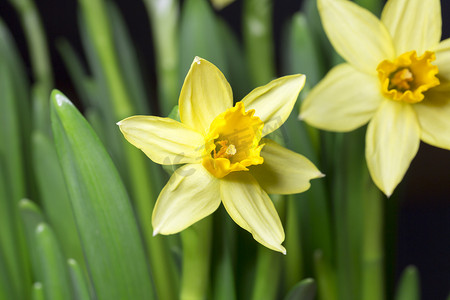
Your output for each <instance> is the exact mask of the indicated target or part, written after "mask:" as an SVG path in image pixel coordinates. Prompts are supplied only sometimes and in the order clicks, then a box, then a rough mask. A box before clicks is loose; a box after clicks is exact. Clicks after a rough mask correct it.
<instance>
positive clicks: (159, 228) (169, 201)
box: [152, 164, 220, 235]
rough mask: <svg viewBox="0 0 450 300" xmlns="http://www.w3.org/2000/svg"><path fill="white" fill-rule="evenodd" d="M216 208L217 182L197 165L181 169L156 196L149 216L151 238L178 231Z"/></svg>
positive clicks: (218, 193) (217, 204) (218, 202)
mask: <svg viewBox="0 0 450 300" xmlns="http://www.w3.org/2000/svg"><path fill="white" fill-rule="evenodd" d="M219 205H220V186H219V181H218V179H217V178H215V177H214V176H212V175H211V174H209V172H208V171H206V170H205V168H203V167H202V165H200V164H187V165H185V166H182V167H181V168H179V169H178V170H176V171H175V172H174V173H173V174H172V176H171V177H170V179H169V182H168V183H167V184H166V186H165V187H164V188H163V190H162V191H161V193H160V194H159V197H158V200H157V202H156V205H155V208H154V209H153V217H152V224H153V230H154V231H153V232H154V235H155V234H158V233H161V234H172V233H177V232H180V231H181V230H183V229H185V228H187V227H189V226H190V225H192V224H194V223H195V222H197V221H199V220H201V219H203V218H205V217H207V216H209V215H210V214H212V213H213V212H214V211H215V210H216V209H217V208H218V207H219Z"/></svg>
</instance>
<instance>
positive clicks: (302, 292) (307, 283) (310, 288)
mask: <svg viewBox="0 0 450 300" xmlns="http://www.w3.org/2000/svg"><path fill="white" fill-rule="evenodd" d="M315 296H316V283H315V282H314V280H313V279H311V278H306V279H303V280H302V281H300V282H299V283H298V284H296V285H295V286H294V287H293V288H292V289H291V291H290V292H289V294H288V295H287V296H286V298H284V300H313V299H314V297H315Z"/></svg>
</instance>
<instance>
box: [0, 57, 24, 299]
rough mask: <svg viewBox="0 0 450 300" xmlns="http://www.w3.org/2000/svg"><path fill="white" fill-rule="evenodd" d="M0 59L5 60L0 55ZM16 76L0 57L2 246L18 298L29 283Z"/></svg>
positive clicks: (0, 239)
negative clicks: (21, 212)
mask: <svg viewBox="0 0 450 300" xmlns="http://www.w3.org/2000/svg"><path fill="white" fill-rule="evenodd" d="M0 59H2V58H1V57H0ZM12 79H13V76H12V74H11V72H10V68H9V67H8V65H7V64H5V63H3V59H2V60H0V140H1V141H3V142H2V143H0V179H1V185H3V186H2V187H1V190H0V208H1V212H0V216H1V217H2V219H1V220H0V224H1V225H2V226H1V227H2V228H1V229H0V233H1V236H0V241H1V244H0V247H1V248H2V251H3V255H4V256H5V260H6V263H7V265H8V270H9V272H10V273H11V274H10V276H11V280H12V284H13V287H14V290H15V291H16V293H17V296H18V297H24V295H23V294H24V293H27V292H28V290H27V288H29V285H26V288H22V287H23V283H22V282H21V281H27V280H28V276H29V274H28V270H29V269H28V266H27V264H26V262H27V260H26V256H27V251H26V249H25V244H24V236H23V232H22V226H21V222H20V219H19V212H18V207H17V204H18V202H19V201H20V199H21V198H23V197H25V195H26V191H25V174H24V170H23V167H24V166H23V155H22V141H21V133H20V128H19V116H18V110H17V109H18V108H17V106H16V104H17V103H16V101H17V97H16V93H15V89H14V84H13V82H12Z"/></svg>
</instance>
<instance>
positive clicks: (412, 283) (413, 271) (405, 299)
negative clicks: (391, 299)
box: [395, 266, 420, 300]
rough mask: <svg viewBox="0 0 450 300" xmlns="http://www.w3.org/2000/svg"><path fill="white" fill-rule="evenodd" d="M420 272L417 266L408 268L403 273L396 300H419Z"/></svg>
mask: <svg viewBox="0 0 450 300" xmlns="http://www.w3.org/2000/svg"><path fill="white" fill-rule="evenodd" d="M419 299H420V283H419V272H418V271H417V268H416V267H415V266H408V267H406V269H405V270H404V271H403V273H402V275H401V277H400V282H399V284H398V287H397V292H396V294H395V300H419Z"/></svg>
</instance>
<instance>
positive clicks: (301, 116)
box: [297, 114, 305, 121]
mask: <svg viewBox="0 0 450 300" xmlns="http://www.w3.org/2000/svg"><path fill="white" fill-rule="evenodd" d="M297 118H298V119H299V120H300V121H303V120H304V119H305V116H304V115H303V114H299V115H298V117H297Z"/></svg>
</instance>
